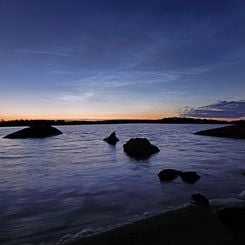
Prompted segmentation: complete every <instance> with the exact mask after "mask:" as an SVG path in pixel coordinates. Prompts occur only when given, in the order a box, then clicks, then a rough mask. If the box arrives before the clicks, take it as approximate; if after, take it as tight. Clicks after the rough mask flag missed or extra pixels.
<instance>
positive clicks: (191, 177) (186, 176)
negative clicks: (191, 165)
mask: <svg viewBox="0 0 245 245" xmlns="http://www.w3.org/2000/svg"><path fill="white" fill-rule="evenodd" d="M180 177H181V179H182V180H183V181H184V182H186V183H188V184H194V183H196V182H197V181H198V180H199V179H200V178H201V177H200V176H199V175H198V174H197V173H196V172H194V171H188V172H182V173H181V174H180Z"/></svg>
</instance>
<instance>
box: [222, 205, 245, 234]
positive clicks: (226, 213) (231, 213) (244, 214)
mask: <svg viewBox="0 0 245 245" xmlns="http://www.w3.org/2000/svg"><path fill="white" fill-rule="evenodd" d="M218 217H219V218H220V220H221V221H222V223H223V224H224V225H225V226H226V227H227V228H229V229H230V230H232V231H234V232H244V231H245V208H241V207H233V208H223V209H221V210H219V211H218Z"/></svg>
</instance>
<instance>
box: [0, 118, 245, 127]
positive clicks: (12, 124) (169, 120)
mask: <svg viewBox="0 0 245 245" xmlns="http://www.w3.org/2000/svg"><path fill="white" fill-rule="evenodd" d="M43 122H45V123H48V124H50V125H54V126H59V125H60V126H65V125H99V124H132V123H133V124H138V123H151V124H240V123H243V124H244V121H242V120H234V121H225V120H214V119H195V118H181V117H171V118H163V119H155V120H150V119H149V120H148V119H125V120H124V119H114V120H99V121H92V120H81V121H66V120H10V121H4V120H2V121H0V127H20V126H30V125H33V124H40V123H43Z"/></svg>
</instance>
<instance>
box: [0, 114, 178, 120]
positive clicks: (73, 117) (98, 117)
mask: <svg viewBox="0 0 245 245" xmlns="http://www.w3.org/2000/svg"><path fill="white" fill-rule="evenodd" d="M174 116H177V115H176V114H170V113H168V114H166V113H165V114H163V113H161V114H160V113H134V114H133V113H132V114H121V113H120V114H119V113H111V114H104V115H102V114H89V115H83V116H81V115H69V116H68V115H45V116H42V115H3V116H0V120H113V119H115V120H116V119H161V118H166V117H174Z"/></svg>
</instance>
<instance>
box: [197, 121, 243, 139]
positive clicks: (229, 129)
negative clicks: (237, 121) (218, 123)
mask: <svg viewBox="0 0 245 245" xmlns="http://www.w3.org/2000/svg"><path fill="white" fill-rule="evenodd" d="M195 134H197V135H206V136H216V137H229V138H235V139H245V125H242V124H241V125H231V126H226V127H222V128H214V129H208V130H203V131H199V132H196V133H195Z"/></svg>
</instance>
